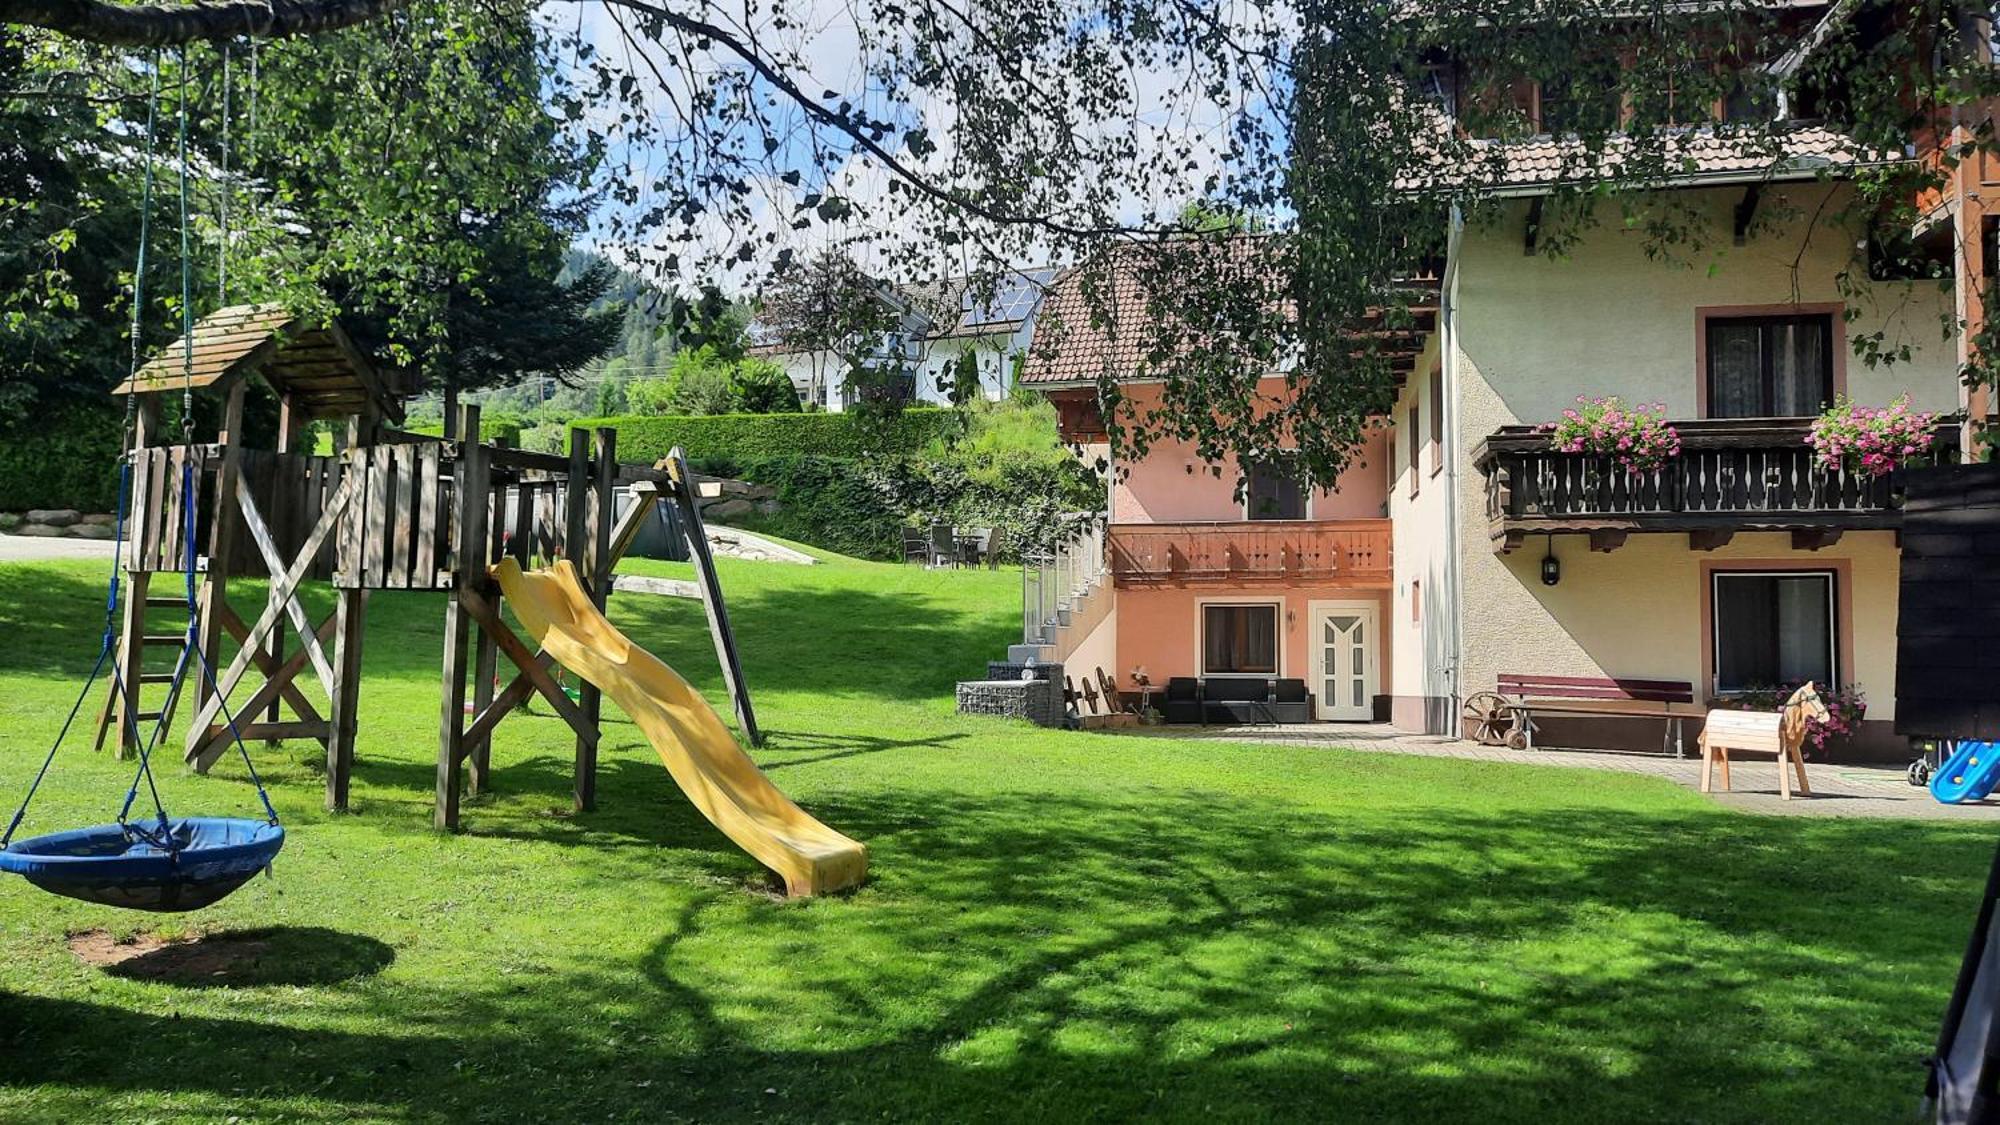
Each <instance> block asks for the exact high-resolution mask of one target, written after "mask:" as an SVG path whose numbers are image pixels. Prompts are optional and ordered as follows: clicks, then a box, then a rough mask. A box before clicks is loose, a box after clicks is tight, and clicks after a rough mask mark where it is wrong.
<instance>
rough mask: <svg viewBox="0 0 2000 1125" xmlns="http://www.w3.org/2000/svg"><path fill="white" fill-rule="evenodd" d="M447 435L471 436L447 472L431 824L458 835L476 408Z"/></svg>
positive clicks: (480, 461)
mask: <svg viewBox="0 0 2000 1125" xmlns="http://www.w3.org/2000/svg"><path fill="white" fill-rule="evenodd" d="M445 424H446V426H447V429H448V430H449V428H450V427H452V426H454V425H455V426H456V427H457V432H459V433H463V434H470V435H472V438H471V440H469V441H466V442H464V443H462V444H461V445H460V446H459V447H458V458H457V460H456V462H455V463H454V468H453V470H452V481H453V485H454V495H455V496H456V497H457V500H458V524H457V528H456V534H457V536H458V540H457V542H456V543H455V544H453V549H452V557H453V559H454V561H455V565H456V568H457V574H458V591H457V596H455V597H453V598H452V599H451V600H450V601H449V602H446V603H445V609H444V671H443V684H444V691H443V692H442V693H440V697H439V701H438V708H439V710H438V760H437V801H436V805H435V806H434V809H433V812H432V823H433V824H434V825H436V826H437V827H438V828H441V829H445V830H447V831H456V830H457V829H458V803H459V796H460V793H459V790H460V788H461V785H460V780H461V778H462V776H463V773H464V761H465V679H466V671H467V669H466V660H465V644H466V641H467V639H468V637H467V631H468V629H469V627H470V624H471V620H470V617H471V611H472V606H473V603H472V602H471V601H470V600H469V598H468V595H471V594H472V587H473V583H475V582H478V581H480V580H482V579H484V578H485V577H486V507H487V492H488V483H487V479H486V469H485V464H484V457H483V454H482V450H483V449H484V447H483V446H481V445H480V444H479V440H478V438H479V407H477V406H461V407H459V410H458V417H457V418H456V419H455V420H454V419H450V418H447V419H446V420H445Z"/></svg>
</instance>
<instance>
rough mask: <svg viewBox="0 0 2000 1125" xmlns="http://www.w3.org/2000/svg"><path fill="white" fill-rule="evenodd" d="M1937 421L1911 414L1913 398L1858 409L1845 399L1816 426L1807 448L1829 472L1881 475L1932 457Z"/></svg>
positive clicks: (1919, 413)
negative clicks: (1933, 433) (1934, 427)
mask: <svg viewBox="0 0 2000 1125" xmlns="http://www.w3.org/2000/svg"><path fill="white" fill-rule="evenodd" d="M1936 421H1937V415H1936V414H1935V413H1932V412H1931V411H1928V410H1911V409H1910V396H1909V395H1903V396H1902V397H1900V398H1898V399H1897V400H1896V401H1894V402H1892V403H1890V404H1889V405H1887V406H1856V405H1855V404H1854V403H1853V402H1852V401H1851V400H1849V399H1848V397H1847V396H1846V395H1841V396H1840V397H1839V398H1838V399H1836V400H1835V401H1834V404H1833V405H1832V406H1831V407H1829V408H1828V409H1827V411H1826V413H1824V414H1821V415H1820V416H1819V418H1818V419H1817V420H1815V421H1814V422H1813V425H1812V432H1811V433H1810V434H1808V435H1807V436H1806V444H1807V445H1810V446H1812V447H1813V449H1814V450H1815V451H1817V452H1818V454H1819V462H1820V464H1822V465H1824V466H1825V467H1827V468H1828V469H1836V470H1837V469H1842V468H1845V469H1848V470H1849V471H1851V472H1857V473H1864V474H1866V475H1868V476H1871V477H1879V476H1883V475H1885V474H1887V473H1889V472H1891V471H1892V470H1894V469H1897V468H1899V467H1901V466H1903V465H1907V464H1909V463H1911V462H1912V461H1916V460H1919V459H1921V458H1922V457H1923V456H1924V455H1925V454H1927V453H1929V452H1930V448H1931V425H1932V423H1934V422H1936Z"/></svg>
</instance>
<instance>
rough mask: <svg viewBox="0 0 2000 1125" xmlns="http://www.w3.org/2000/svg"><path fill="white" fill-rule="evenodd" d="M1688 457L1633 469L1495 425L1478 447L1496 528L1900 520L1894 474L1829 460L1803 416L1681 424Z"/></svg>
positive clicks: (1944, 454) (1942, 440) (1950, 432)
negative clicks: (1832, 464) (1810, 438)
mask: <svg viewBox="0 0 2000 1125" xmlns="http://www.w3.org/2000/svg"><path fill="white" fill-rule="evenodd" d="M1674 427H1675V429H1677V430H1678V431H1679V432H1680V435H1681V455H1680V456H1679V457H1676V458H1674V459H1672V460H1670V461H1668V462H1667V463H1666V464H1665V465H1664V466H1662V467H1661V468H1659V469H1655V470H1652V471H1649V472H1631V471H1628V470H1626V469H1624V468H1623V467H1621V466H1619V465H1618V463H1617V462H1616V461H1615V460H1614V459H1613V458H1610V457H1599V456H1592V455H1586V454H1574V453H1560V452H1557V451H1555V450H1553V449H1551V448H1550V447H1549V439H1548V435H1547V434H1545V433H1542V432H1541V431H1539V430H1537V429H1536V428H1534V427H1531V426H1508V427H1506V428H1504V429H1502V430H1499V431H1497V432H1496V433H1494V434H1493V435H1492V436H1491V437H1489V438H1487V439H1486V441H1485V442H1484V443H1483V444H1482V445H1481V446H1480V448H1479V449H1477V450H1476V451H1475V452H1474V455H1473V456H1474V464H1475V465H1476V466H1477V467H1478V468H1479V470H1480V471H1481V472H1482V473H1483V474H1485V477H1486V515H1487V518H1488V519H1489V520H1490V521H1491V522H1492V524H1493V528H1494V533H1495V534H1496V535H1499V534H1501V532H1502V531H1503V530H1514V531H1522V530H1526V531H1540V530H1563V529H1565V528H1568V527H1571V526H1574V527H1576V528H1583V527H1594V526H1602V525H1603V523H1604V522H1605V521H1606V520H1611V521H1615V522H1617V523H1620V524H1623V525H1625V526H1629V527H1632V528H1635V529H1643V528H1645V527H1647V526H1649V525H1656V526H1657V528H1658V529H1659V530H1674V529H1676V528H1677V527H1694V526H1702V527H1723V526H1727V525H1728V523H1729V522H1730V521H1731V519H1732V518H1735V519H1740V520H1741V521H1742V522H1743V523H1745V524H1752V525H1770V526H1773V527H1785V526H1794V525H1796V526H1825V527H1852V528H1859V527H1867V526H1873V525H1881V526H1891V525H1892V524H1893V521H1894V519H1895V513H1896V507H1897V504H1898V501H1897V494H1896V489H1895V481H1894V479H1893V478H1892V477H1876V476H1864V475H1862V474H1859V473H1853V472H1848V471H1846V470H1844V469H1830V468H1827V467H1826V466H1824V465H1822V464H1821V463H1820V460H1819V456H1818V454H1817V453H1816V452H1815V451H1814V450H1813V448H1812V447H1811V446H1809V445H1807V444H1806V435H1807V433H1808V431H1809V430H1810V428H1811V424H1810V423H1809V422H1808V421H1805V420H1799V419H1788V418H1787V419H1772V418H1745V419H1703V420H1698V421H1691V422H1676V423H1674ZM1957 432H1958V425H1957V423H1955V422H1940V423H1938V425H1937V426H1936V427H1935V428H1934V430H1933V434H1932V449H1931V452H1930V454H1929V455H1928V457H1927V458H1926V463H1930V462H1935V461H1945V460H1950V459H1952V458H1953V457H1954V456H1955V451H1956V449H1957Z"/></svg>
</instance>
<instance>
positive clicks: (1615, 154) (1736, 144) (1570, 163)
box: [1399, 124, 1901, 192]
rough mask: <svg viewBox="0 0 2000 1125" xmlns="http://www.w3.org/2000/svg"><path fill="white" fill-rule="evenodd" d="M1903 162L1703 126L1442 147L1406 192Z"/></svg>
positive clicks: (1828, 139) (1791, 136)
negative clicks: (1596, 144) (1645, 139)
mask: <svg viewBox="0 0 2000 1125" xmlns="http://www.w3.org/2000/svg"><path fill="white" fill-rule="evenodd" d="M1468 148H1469V150H1470V151H1469V153H1468V152H1467V151H1466V150H1467V149H1468ZM1447 151H1448V153H1449V154H1448V155H1447ZM1898 159H1901V157H1900V156H1898V155H1897V154H1895V153H1870V152H1867V151H1866V150H1864V149H1862V148H1861V147H1860V146H1859V145H1857V144H1855V142H1854V141H1853V140H1851V139H1850V138H1848V137H1846V136H1844V135H1842V134H1840V133H1838V132H1835V131H1834V130H1832V129H1828V128H1826V127H1825V126H1821V125H1810V124H1802V125H1799V126H1796V127H1794V128H1792V129H1790V130H1787V131H1785V132H1782V133H1764V132H1761V131H1757V132H1750V131H1739V130H1732V129H1729V128H1728V127H1726V126H1725V127H1721V128H1716V127H1712V126H1703V127H1700V128H1689V129H1685V130H1675V131H1670V132H1664V133H1662V134H1661V135H1660V136H1659V139H1658V145H1657V147H1654V146H1653V145H1650V144H1649V145H1646V146H1643V147H1642V146H1641V145H1640V144H1639V142H1637V141H1634V140H1632V139H1630V138H1625V137H1613V138H1611V139H1609V140H1607V141H1606V142H1605V143H1604V144H1603V145H1602V146H1601V147H1600V148H1599V149H1598V151H1596V152H1592V151H1591V150H1590V148H1589V147H1588V146H1586V145H1585V144H1584V142H1582V141H1580V140H1578V139H1576V138H1575V137H1535V138H1531V139H1528V140H1519V141H1472V142H1469V143H1468V145H1465V146H1448V148H1441V149H1440V150H1439V152H1438V154H1437V157H1436V160H1435V162H1434V166H1433V167H1432V168H1431V169H1429V170H1427V171H1425V172H1421V173H1419V174H1416V175H1413V176H1411V177H1409V178H1408V179H1406V180H1404V181H1403V183H1402V184H1401V185H1399V186H1400V187H1402V188H1403V190H1406V191H1412V192H1422V191H1450V190H1457V189H1462V188H1468V187H1469V188H1474V189H1477V190H1481V191H1506V190H1508V189H1520V188H1536V187H1553V186H1557V185H1561V184H1574V183H1580V182H1583V181H1586V180H1597V179H1602V178H1604V177H1607V176H1617V175H1626V176H1629V177H1632V180H1633V186H1635V187H1641V186H1646V185H1648V184H1679V183H1685V182H1688V181H1704V180H1705V181H1717V182H1742V181H1745V180H1752V179H1762V178H1766V177H1772V176H1786V175H1792V176H1796V175H1802V174H1812V173H1816V172H1820V171H1826V172H1829V173H1832V174H1838V173H1841V172H1846V171H1852V170H1854V169H1856V168H1860V167H1864V166H1867V165H1874V164H1882V163H1889V162H1893V161H1895V160H1898Z"/></svg>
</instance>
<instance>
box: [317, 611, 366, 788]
mask: <svg viewBox="0 0 2000 1125" xmlns="http://www.w3.org/2000/svg"><path fill="white" fill-rule="evenodd" d="M337 596H338V598H339V601H338V602H337V603H336V605H335V607H334V611H333V618H334V626H333V696H332V698H331V699H330V700H329V702H328V707H327V710H328V711H329V712H331V717H330V719H329V721H328V723H327V739H326V807H327V811H328V812H344V811H346V809H347V799H348V789H349V780H350V778H351V777H352V776H353V773H354V736H355V731H356V721H355V720H356V715H357V714H358V713H359V710H360V701H361V637H362V633H363V622H364V621H365V620H366V618H367V616H368V591H367V590H364V589H358V588H356V589H346V590H341V591H339V593H338V595H337Z"/></svg>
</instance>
